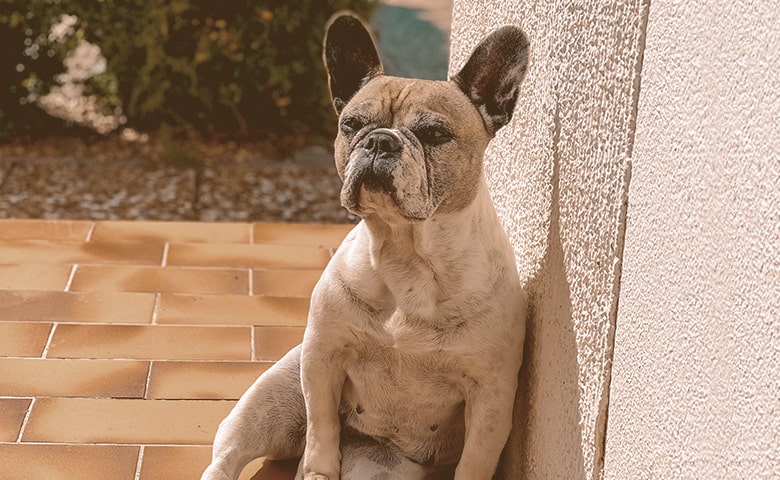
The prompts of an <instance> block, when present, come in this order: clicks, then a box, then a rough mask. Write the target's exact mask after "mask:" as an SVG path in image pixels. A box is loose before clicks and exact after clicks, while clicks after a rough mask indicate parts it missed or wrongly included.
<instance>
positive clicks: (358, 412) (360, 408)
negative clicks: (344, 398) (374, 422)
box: [355, 403, 365, 415]
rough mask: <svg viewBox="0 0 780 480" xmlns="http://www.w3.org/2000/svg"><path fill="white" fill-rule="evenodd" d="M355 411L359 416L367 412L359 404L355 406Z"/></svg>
mask: <svg viewBox="0 0 780 480" xmlns="http://www.w3.org/2000/svg"><path fill="white" fill-rule="evenodd" d="M355 411H356V412H357V414H358V415H360V414H361V413H363V412H364V411H365V410H363V407H362V406H360V404H359V403H358V404H357V405H356V406H355Z"/></svg>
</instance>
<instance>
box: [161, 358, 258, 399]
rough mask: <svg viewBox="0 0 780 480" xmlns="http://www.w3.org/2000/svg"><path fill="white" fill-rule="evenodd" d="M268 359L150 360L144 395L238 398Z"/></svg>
mask: <svg viewBox="0 0 780 480" xmlns="http://www.w3.org/2000/svg"><path fill="white" fill-rule="evenodd" d="M271 365H272V363H270V362H153V364H152V372H151V375H150V377H149V390H148V391H147V394H146V398H159V399H188V398H199V399H214V400H218V399H226V400H238V398H239V397H241V395H242V394H243V393H244V392H245V391H246V389H247V388H249V386H250V385H252V383H254V381H255V380H256V379H257V377H259V376H260V374H261V373H263V372H265V371H266V370H268V368H269V367H270V366H271Z"/></svg>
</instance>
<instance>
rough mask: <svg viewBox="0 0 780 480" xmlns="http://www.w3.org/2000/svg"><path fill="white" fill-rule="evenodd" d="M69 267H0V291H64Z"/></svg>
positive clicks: (53, 265) (35, 265)
mask: <svg viewBox="0 0 780 480" xmlns="http://www.w3.org/2000/svg"><path fill="white" fill-rule="evenodd" d="M70 271H71V265H67V264H64V265H60V264H49V265H46V264H26V265H0V290H55V291H57V290H59V291H63V290H65V285H67V283H68V277H69V276H70Z"/></svg>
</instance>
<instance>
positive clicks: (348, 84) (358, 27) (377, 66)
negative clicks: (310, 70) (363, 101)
mask: <svg viewBox="0 0 780 480" xmlns="http://www.w3.org/2000/svg"><path fill="white" fill-rule="evenodd" d="M323 58H324V60H325V69H326V70H327V71H328V83H329V85H330V96H331V100H332V102H333V107H334V108H335V109H336V113H339V114H340V113H341V111H342V110H343V109H344V106H345V105H346V104H347V102H349V100H350V99H351V98H352V97H353V96H354V95H355V93H357V91H358V90H360V88H361V87H363V85H365V83H366V82H367V81H368V80H370V79H371V78H373V77H375V76H377V75H381V74H382V73H383V69H382V63H381V62H380V60H379V53H378V52H377V49H376V46H375V45H374V40H373V39H372V38H371V33H369V31H368V29H367V28H366V26H365V25H364V24H363V22H362V21H361V20H360V18H358V17H357V16H355V15H354V14H353V13H352V12H348V11H342V12H338V13H336V14H334V15H333V16H332V17H331V19H330V20H329V21H328V25H327V27H326V29H325V40H324V42H323Z"/></svg>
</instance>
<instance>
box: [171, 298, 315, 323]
mask: <svg viewBox="0 0 780 480" xmlns="http://www.w3.org/2000/svg"><path fill="white" fill-rule="evenodd" d="M308 312H309V299H308V298H289V297H287V298H285V297H265V296H248V295H171V294H163V295H161V296H160V303H159V305H158V307H157V323H182V324H187V323H189V324H201V323H205V324H212V325H231V324H232V325H297V326H303V325H306V317H307V315H308Z"/></svg>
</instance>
